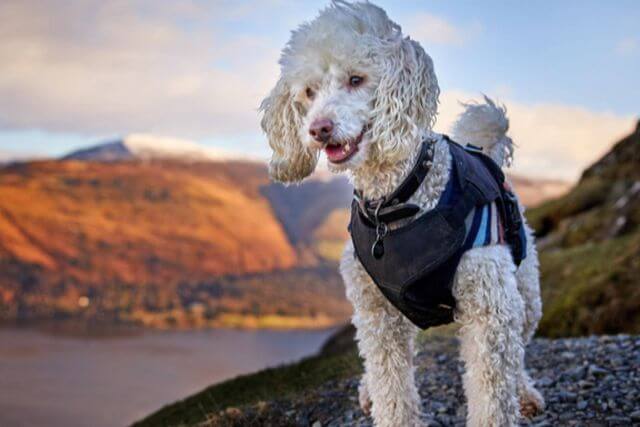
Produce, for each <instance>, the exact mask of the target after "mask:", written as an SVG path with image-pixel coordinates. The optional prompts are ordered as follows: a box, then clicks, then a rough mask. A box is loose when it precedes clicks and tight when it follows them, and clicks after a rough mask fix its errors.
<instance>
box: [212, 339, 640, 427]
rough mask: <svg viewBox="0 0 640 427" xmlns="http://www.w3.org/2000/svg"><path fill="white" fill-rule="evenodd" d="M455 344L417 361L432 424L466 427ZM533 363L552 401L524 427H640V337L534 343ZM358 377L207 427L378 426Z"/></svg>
mask: <svg viewBox="0 0 640 427" xmlns="http://www.w3.org/2000/svg"><path fill="white" fill-rule="evenodd" d="M457 346H458V344H457V342H456V340H455V339H439V340H436V341H431V342H429V343H426V344H424V345H423V348H422V350H421V351H420V352H419V354H418V356H417V364H418V367H419V369H418V374H417V375H418V377H417V380H418V382H419V385H420V394H421V396H422V404H423V410H424V414H425V416H424V418H425V424H426V425H429V426H464V424H465V417H466V405H465V404H464V398H463V392H462V385H461V379H460V373H461V372H462V365H461V363H460V361H459V360H458V358H457V351H456V350H457ZM527 366H528V367H529V372H530V373H531V376H532V377H533V378H535V379H536V382H537V386H538V389H539V390H540V391H541V392H542V394H543V395H544V397H545V399H546V402H547V410H546V411H545V413H544V414H542V415H540V416H538V417H536V418H534V419H533V420H530V421H526V422H525V421H523V423H522V425H523V426H535V427H547V426H634V425H637V426H640V336H628V335H618V336H600V337H588V338H578V339H557V340H547V339H535V340H534V341H533V342H532V343H531V345H530V346H529V349H528V352H527ZM357 384H358V379H357V378H352V379H349V380H345V381H341V382H336V383H326V384H324V385H323V386H322V387H320V388H319V389H316V390H309V391H307V392H306V393H305V394H304V395H303V396H300V397H298V398H296V399H294V400H288V401H272V402H261V403H259V404H257V405H253V406H251V407H244V408H239V409H238V408H228V409H227V410H226V411H224V412H222V413H220V415H219V416H216V417H214V418H213V419H211V421H210V422H209V423H207V424H205V425H208V426H230V425H234V426H235V425H238V426H239V425H242V426H247V425H248V426H253V425H255V426H311V427H326V426H371V419H370V418H368V417H366V416H365V415H364V414H363V413H362V411H361V410H360V409H359V406H358V401H357V392H356V390H357Z"/></svg>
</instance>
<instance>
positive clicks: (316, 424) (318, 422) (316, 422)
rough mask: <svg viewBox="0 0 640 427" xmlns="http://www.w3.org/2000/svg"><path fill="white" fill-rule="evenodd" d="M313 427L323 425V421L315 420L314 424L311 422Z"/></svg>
mask: <svg viewBox="0 0 640 427" xmlns="http://www.w3.org/2000/svg"><path fill="white" fill-rule="evenodd" d="M311 427H322V423H321V422H320V421H318V420H316V421H314V422H313V424H311Z"/></svg>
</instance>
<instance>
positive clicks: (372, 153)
mask: <svg viewBox="0 0 640 427" xmlns="http://www.w3.org/2000/svg"><path fill="white" fill-rule="evenodd" d="M280 66H281V76H280V79H279V80H278V82H277V83H276V86H275V88H274V89H273V90H272V91H271V93H270V94H269V96H268V97H267V98H265V99H264V100H263V101H262V104H261V105H260V109H261V110H262V111H263V113H264V115H263V118H262V123H261V124H262V129H263V130H264V131H265V132H266V134H267V136H268V139H269V144H270V146H271V148H272V149H273V157H272V159H271V163H270V168H269V170H270V174H271V176H272V178H273V179H275V180H278V181H282V182H297V181H300V180H302V179H303V178H305V177H306V176H308V175H309V174H310V173H311V172H313V170H314V168H315V166H316V163H317V161H318V156H319V154H320V152H321V151H323V150H324V151H325V152H326V154H327V159H328V162H329V168H330V169H332V170H334V171H340V170H345V169H351V170H353V169H356V168H358V167H360V166H362V165H363V164H365V163H372V162H378V163H380V162H395V161H397V160H398V159H401V158H404V157H406V156H407V155H408V154H409V152H410V151H411V150H412V148H413V146H414V144H416V143H417V142H418V141H419V134H420V132H421V130H424V129H430V128H431V126H432V125H433V122H434V120H435V115H436V111H437V104H438V96H439V92H440V90H439V88H438V82H437V80H436V77H435V74H434V71H433V63H432V61H431V58H430V57H429V56H428V55H427V54H426V53H425V52H424V50H423V49H422V47H421V46H420V45H419V44H418V43H417V42H415V41H413V40H410V39H409V38H408V37H404V36H403V35H402V31H401V29H400V27H399V26H398V25H397V24H396V23H394V22H393V21H391V20H390V19H389V18H388V17H387V14H386V13H385V12H384V10H382V9H380V8H379V7H377V6H374V5H372V4H370V3H354V4H349V3H346V2H342V1H334V2H333V3H332V4H331V5H330V6H329V7H327V8H326V9H324V10H322V11H321V12H320V14H319V16H318V17H317V18H316V19H314V20H313V21H311V22H309V23H305V24H303V25H301V26H300V27H299V28H298V29H297V30H296V31H294V32H293V33H292V36H291V39H290V40H289V42H288V43H287V46H286V47H285V49H284V50H283V52H282V56H281V58H280Z"/></svg>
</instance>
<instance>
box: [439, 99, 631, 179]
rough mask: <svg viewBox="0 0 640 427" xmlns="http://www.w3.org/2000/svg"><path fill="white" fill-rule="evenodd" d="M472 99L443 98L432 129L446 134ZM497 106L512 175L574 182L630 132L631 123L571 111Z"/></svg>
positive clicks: (568, 107)
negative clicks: (511, 147)
mask: <svg viewBox="0 0 640 427" xmlns="http://www.w3.org/2000/svg"><path fill="white" fill-rule="evenodd" d="M474 98H475V99H480V98H481V95H475V96H474V95H470V94H467V93H464V92H458V91H449V92H445V93H443V94H442V96H441V98H440V100H441V105H440V114H439V118H438V123H437V126H436V128H437V129H438V130H439V131H441V132H449V130H450V128H451V125H452V124H453V122H454V121H455V118H456V117H457V115H458V114H460V112H461V111H462V109H463V107H462V105H460V103H461V102H467V101H468V100H471V99H474ZM501 101H502V102H503V103H504V104H505V105H506V107H507V114H508V116H509V121H510V130H509V134H510V135H511V137H512V138H513V140H514V142H515V143H516V145H517V148H516V153H515V162H514V171H515V172H518V173H521V174H523V175H528V176H542V177H550V178H560V179H565V180H575V179H577V178H578V177H579V176H580V173H581V172H582V170H583V169H584V168H585V167H587V166H588V165H590V164H591V163H592V162H594V161H595V160H597V159H598V158H599V157H601V156H602V155H603V154H604V153H605V152H606V151H607V150H609V149H610V148H611V144H612V143H614V142H615V141H617V140H618V139H619V138H620V137H622V136H625V135H626V134H628V133H629V132H631V131H632V130H633V126H634V125H635V120H637V118H635V117H633V116H619V115H615V114H612V113H607V112H596V111H590V110H587V109H585V108H581V107H577V106H571V105H562V104H551V103H548V104H534V105H531V104H524V103H521V102H514V101H509V100H501Z"/></svg>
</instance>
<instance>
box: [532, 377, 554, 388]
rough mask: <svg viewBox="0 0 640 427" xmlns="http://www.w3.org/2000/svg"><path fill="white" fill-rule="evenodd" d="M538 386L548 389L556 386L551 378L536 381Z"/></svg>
mask: <svg viewBox="0 0 640 427" xmlns="http://www.w3.org/2000/svg"><path fill="white" fill-rule="evenodd" d="M536 384H537V385H539V386H540V387H544V388H546V387H551V386H552V385H553V384H554V381H553V380H552V379H551V378H549V377H542V378H540V379H539V380H538V381H536Z"/></svg>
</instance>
